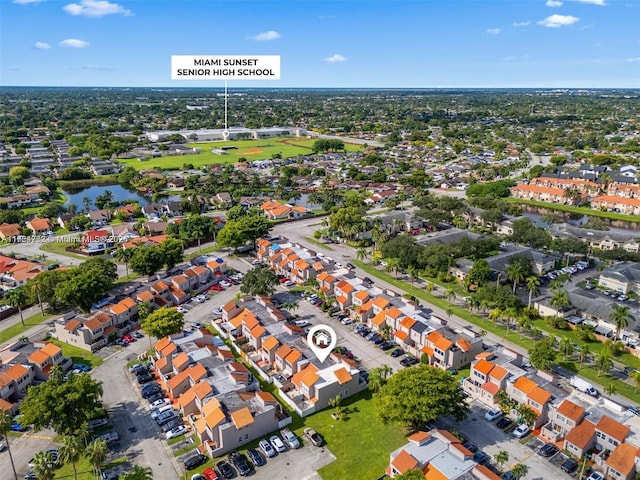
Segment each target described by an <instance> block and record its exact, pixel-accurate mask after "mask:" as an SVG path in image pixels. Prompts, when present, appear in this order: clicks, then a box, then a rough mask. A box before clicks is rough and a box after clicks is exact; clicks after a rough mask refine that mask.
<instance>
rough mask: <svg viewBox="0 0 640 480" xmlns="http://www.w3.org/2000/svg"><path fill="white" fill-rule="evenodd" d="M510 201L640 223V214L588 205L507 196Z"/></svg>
mask: <svg viewBox="0 0 640 480" xmlns="http://www.w3.org/2000/svg"><path fill="white" fill-rule="evenodd" d="M506 200H507V201H508V202H511V203H517V204H519V205H531V206H532V207H540V208H548V209H549V210H558V211H560V212H569V213H576V214H579V215H587V216H590V217H600V218H606V219H609V220H622V221H624V222H635V223H640V216H638V215H625V214H624V213H617V212H603V211H601V210H592V209H591V208H588V207H576V206H573V205H560V204H557V203H547V202H539V201H537V200H524V199H521V198H513V197H509V198H506Z"/></svg>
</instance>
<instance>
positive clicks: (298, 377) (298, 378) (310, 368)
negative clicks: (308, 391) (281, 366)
mask: <svg viewBox="0 0 640 480" xmlns="http://www.w3.org/2000/svg"><path fill="white" fill-rule="evenodd" d="M317 371H318V369H317V368H316V366H315V365H313V363H310V364H309V365H307V366H306V367H304V368H303V369H302V370H300V371H299V372H298V373H295V374H294V375H293V377H291V382H292V383H293V384H294V385H295V386H297V387H298V388H300V386H301V385H302V380H303V378H304V377H305V376H306V375H307V374H310V373H311V372H313V373H316V372H317Z"/></svg>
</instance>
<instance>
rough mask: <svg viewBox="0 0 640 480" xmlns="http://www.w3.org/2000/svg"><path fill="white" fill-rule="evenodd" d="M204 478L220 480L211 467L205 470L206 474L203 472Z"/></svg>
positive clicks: (206, 479)
mask: <svg viewBox="0 0 640 480" xmlns="http://www.w3.org/2000/svg"><path fill="white" fill-rule="evenodd" d="M202 476H203V477H204V478H205V480H218V474H217V473H216V471H215V470H214V469H213V468H211V467H209V468H205V469H204V472H202Z"/></svg>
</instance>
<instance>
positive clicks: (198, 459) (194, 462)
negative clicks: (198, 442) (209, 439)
mask: <svg viewBox="0 0 640 480" xmlns="http://www.w3.org/2000/svg"><path fill="white" fill-rule="evenodd" d="M206 461H207V457H206V455H203V454H202V453H198V454H197V455H194V456H193V457H189V458H187V459H186V460H185V461H184V468H185V469H187V470H193V469H194V468H196V467H199V466H200V465H202V464H203V463H205V462H206Z"/></svg>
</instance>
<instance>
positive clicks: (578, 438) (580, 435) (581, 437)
mask: <svg viewBox="0 0 640 480" xmlns="http://www.w3.org/2000/svg"><path fill="white" fill-rule="evenodd" d="M595 434H596V430H595V425H594V424H593V423H591V422H589V421H587V420H583V421H582V422H580V423H579V424H578V425H577V426H576V427H575V428H573V429H572V430H571V431H570V432H569V433H568V434H567V436H566V441H567V442H569V443H572V444H573V445H575V446H576V447H578V448H580V449H584V448H586V447H587V446H588V445H589V443H590V442H591V440H592V439H593V437H594V436H595Z"/></svg>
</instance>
